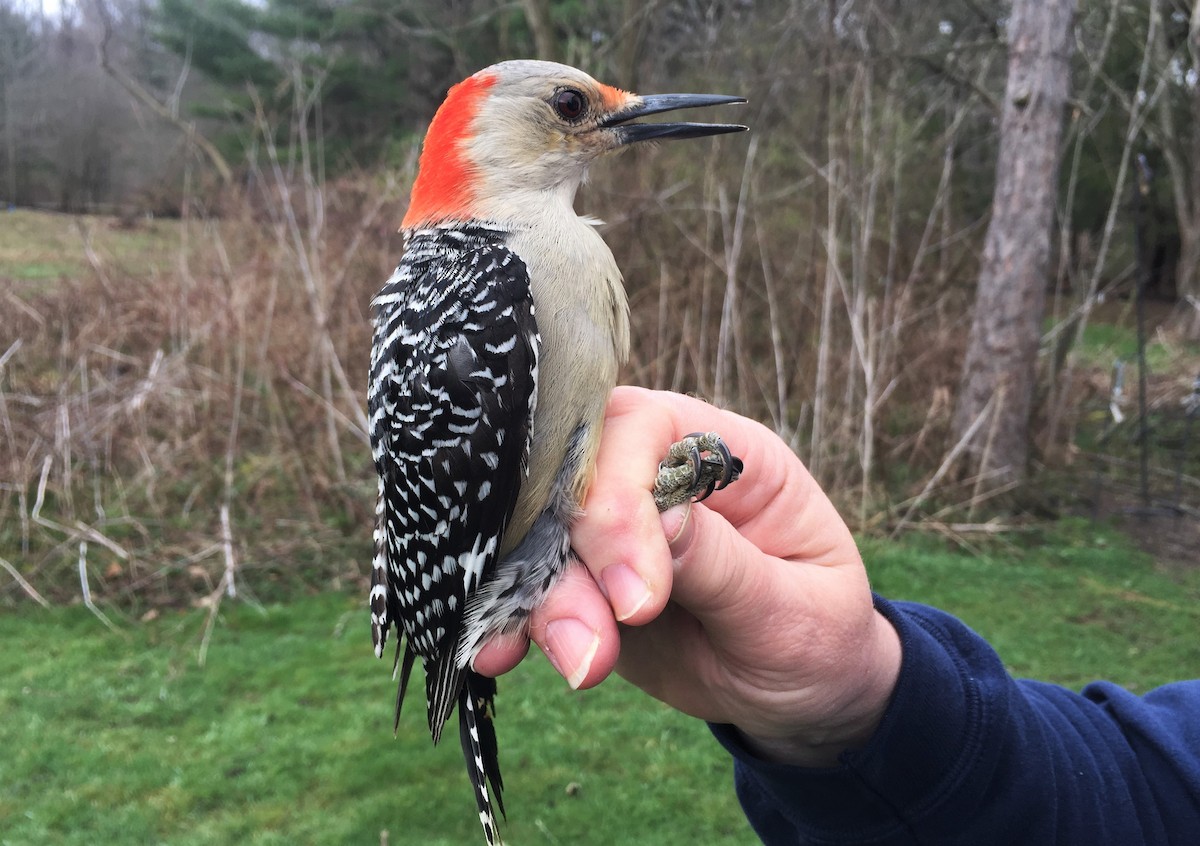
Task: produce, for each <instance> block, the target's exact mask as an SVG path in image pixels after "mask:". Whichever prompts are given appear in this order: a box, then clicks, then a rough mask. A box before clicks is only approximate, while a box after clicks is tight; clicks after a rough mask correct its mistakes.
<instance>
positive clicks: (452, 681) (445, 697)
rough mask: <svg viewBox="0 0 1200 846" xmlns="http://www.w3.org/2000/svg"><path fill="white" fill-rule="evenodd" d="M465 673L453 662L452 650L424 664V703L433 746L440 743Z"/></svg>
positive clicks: (461, 688)
mask: <svg viewBox="0 0 1200 846" xmlns="http://www.w3.org/2000/svg"><path fill="white" fill-rule="evenodd" d="M465 672H466V670H465V669H463V668H462V667H459V666H458V664H457V663H456V662H455V660H454V650H452V649H448V650H446V651H444V652H443V653H442V654H441V655H439V656H437V657H436V658H434V659H432V660H428V661H426V662H425V702H426V705H427V706H428V709H429V733H430V734H431V735H432V736H433V742H434V743H435V744H436V743H439V742H440V741H441V739H442V729H443V728H444V727H445V725H446V721H447V720H448V719H450V712H451V711H453V710H454V705H455V703H456V702H458V701H459V698H460V694H461V693H462V691H463V690H464V687H463V674H464V673H465Z"/></svg>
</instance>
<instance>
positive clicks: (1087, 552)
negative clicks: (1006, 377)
mask: <svg viewBox="0 0 1200 846" xmlns="http://www.w3.org/2000/svg"><path fill="white" fill-rule="evenodd" d="M864 556H865V558H866V560H867V561H868V562H869V565H870V569H871V571H872V576H873V579H874V583H875V586H876V588H877V589H878V590H880V591H881V592H883V593H886V594H888V595H890V596H893V597H897V598H908V599H917V600H920V601H924V602H929V603H932V604H936V605H939V606H941V607H944V608H946V609H948V610H950V611H952V612H954V613H956V614H958V615H960V616H961V617H963V618H964V619H965V620H966V621H967V622H968V623H970V624H971V625H973V626H974V627H975V628H976V629H977V630H979V631H980V632H981V633H983V634H984V635H985V636H987V637H988V638H989V639H991V640H992V642H993V643H994V644H995V645H996V646H997V648H998V649H999V651H1000V653H1001V655H1002V656H1003V657H1004V658H1005V660H1006V661H1007V662H1008V663H1009V665H1010V666H1011V667H1012V668H1013V671H1014V672H1016V673H1018V674H1021V675H1034V676H1037V677H1040V678H1046V679H1051V680H1055V681H1060V682H1063V683H1066V684H1069V685H1072V686H1079V685H1081V684H1084V683H1086V682H1087V681H1088V680H1091V679H1093V678H1097V677H1107V678H1112V679H1114V680H1116V681H1118V682H1121V683H1123V684H1126V685H1128V686H1130V687H1131V688H1133V689H1136V690H1145V689H1147V688H1149V687H1151V686H1154V685H1157V684H1160V683H1163V682H1165V681H1168V680H1171V679H1174V678H1182V677H1195V676H1198V675H1200V638H1197V637H1196V632H1197V630H1198V629H1200V601H1198V600H1200V572H1187V571H1185V572H1174V573H1164V572H1158V571H1157V570H1156V568H1155V566H1154V564H1153V563H1152V562H1150V561H1149V560H1148V559H1146V558H1145V557H1143V556H1141V555H1139V554H1136V553H1134V552H1131V551H1130V550H1129V548H1128V547H1127V546H1125V545H1124V543H1123V542H1122V541H1121V540H1120V538H1119V537H1118V536H1116V535H1113V534H1112V533H1110V532H1107V531H1105V530H1100V529H1095V528H1093V527H1091V526H1090V524H1086V523H1079V524H1068V525H1066V526H1065V528H1059V529H1056V530H1055V531H1054V534H1053V535H1046V534H1045V533H1039V532H1031V533H1029V534H1028V535H1021V536H1019V537H1017V538H1016V539H1015V540H1012V541H1010V542H1009V543H1007V544H996V545H994V546H992V547H991V548H990V549H988V550H986V551H985V552H984V554H982V555H969V554H966V553H964V552H961V551H952V550H948V549H947V548H946V547H945V545H944V544H942V543H941V542H939V541H935V540H933V539H928V538H926V539H916V540H912V539H910V540H907V541H905V542H904V543H901V544H894V543H885V542H881V541H868V542H865V543H864ZM203 623H204V616H203V613H202V612H199V611H188V612H172V613H165V614H164V615H163V616H161V617H160V618H158V619H157V620H155V621H153V622H150V623H136V622H132V621H126V622H123V623H121V624H120V625H119V629H120V630H119V631H118V632H112V631H109V630H108V629H106V628H104V627H103V626H102V625H101V624H100V623H99V621H98V620H97V619H96V618H95V617H94V616H92V615H91V614H90V613H89V612H88V611H86V610H85V609H82V608H71V609H64V610H55V611H50V612H47V611H42V610H40V609H35V608H32V607H31V608H29V609H26V610H23V611H21V612H20V613H8V614H7V615H5V616H3V617H0V642H2V643H3V644H4V649H3V650H0V678H2V679H3V683H2V684H0V714H3V719H2V720H0V749H3V750H4V751H3V754H2V755H0V843H3V844H108V843H112V844H140V843H170V844H229V843H239V844H242V843H248V844H269V843H271V844H273V843H279V844H284V843H286V844H306V843H314V844H326V843H335V844H343V843H362V844H377V843H379V842H380V836H381V835H380V833H381V832H382V831H384V830H387V831H388V832H389V838H388V842H389V843H391V844H410V843H411V844H451V843H454V844H457V843H472V844H473V843H477V842H482V836H481V833H480V832H479V830H478V822H477V819H476V814H475V811H474V807H473V804H472V802H471V798H470V792H469V789H468V786H467V780H466V775H465V772H464V771H463V763H462V758H461V755H460V753H459V750H458V749H457V739H456V738H454V737H449V739H448V740H447V742H446V743H445V744H443V746H442V747H441V748H438V749H436V750H435V749H432V748H430V745H429V741H428V737H427V735H426V732H425V728H424V720H423V713H422V709H421V708H419V707H414V708H411V709H410V710H409V711H407V712H406V713H405V715H404V718H403V720H402V722H401V726H400V733H399V737H397V738H395V739H393V737H392V732H391V705H392V699H393V695H394V688H393V685H392V682H391V681H390V679H389V673H388V671H389V669H390V662H382V661H376V660H375V659H374V657H373V656H372V654H371V650H370V642H369V641H370V637H369V635H368V625H367V616H366V612H365V611H364V610H363V602H362V599H361V597H357V596H345V595H339V594H328V595H323V596H314V597H308V598H301V599H297V600H294V601H291V602H288V603H286V604H281V605H272V606H269V607H267V608H265V609H262V610H259V609H256V608H253V607H249V606H246V605H235V604H228V605H226V606H225V609H223V610H222V613H221V615H220V617H219V622H218V624H217V627H216V630H215V631H214V633H213V637H212V642H211V646H210V650H209V653H208V661H207V664H206V665H205V666H204V667H201V666H199V665H198V664H197V660H196V655H197V648H198V642H199V636H200V633H201V631H202V629H203ZM418 699H419V697H418ZM497 706H498V721H499V723H498V724H499V731H500V746H501V757H502V762H503V766H504V769H505V777H506V785H507V792H506V799H507V806H508V811H509V816H510V820H511V821H510V822H509V823H508V824H506V825H504V828H503V832H504V835H505V838H506V840H507V841H509V842H510V843H511V844H513V846H519V845H520V844H559V843H561V844H567V843H572V844H574V843H587V844H590V843H596V844H608V843H647V844H694V843H706V844H707V843H718V842H719V843H747V844H748V843H753V842H755V840H754V838H753V836H752V835H751V833H750V832H749V830H748V828H747V826H746V823H745V821H744V819H743V818H742V816H741V813H740V811H739V810H738V808H737V805H736V802H735V799H734V797H733V792H732V788H731V784H730V764H729V761H728V759H727V758H726V757H725V755H724V753H723V752H722V751H721V750H720V749H719V748H718V747H717V745H716V744H715V743H714V742H713V741H712V740H711V739H710V737H709V735H708V732H707V730H706V729H705V727H704V726H703V725H701V724H699V723H697V722H696V721H693V720H690V719H688V718H685V717H682V716H680V715H677V714H675V713H673V712H671V711H669V710H668V709H666V708H664V707H662V706H660V705H658V704H657V703H655V702H653V701H650V700H648V699H646V698H645V697H644V696H642V695H641V694H640V693H639V692H637V691H636V690H634V689H632V688H630V687H629V686H628V685H626V684H624V683H623V682H620V681H615V680H614V681H611V682H609V683H606V684H604V685H602V686H601V687H600V688H599V689H597V690H593V691H588V692H584V693H573V692H571V691H569V690H568V689H567V687H566V685H565V684H564V683H563V682H561V681H560V680H559V679H558V678H557V677H556V676H555V675H554V674H553V673H552V672H551V671H550V669H549V668H548V666H547V664H546V662H545V661H544V660H542V659H541V658H540V657H537V656H534V657H533V658H532V659H531V660H529V661H527V662H526V663H525V665H523V666H522V667H521V668H520V669H518V670H517V671H516V672H514V673H512V674H511V675H509V676H506V677H505V678H504V679H503V680H502V682H501V686H500V697H499V699H498V702H497Z"/></svg>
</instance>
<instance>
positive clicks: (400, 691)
mask: <svg viewBox="0 0 1200 846" xmlns="http://www.w3.org/2000/svg"><path fill="white" fill-rule="evenodd" d="M401 640H404V641H405V643H404V665H403V666H400V641H401ZM416 657H417V653H415V652H413V651H412V649H411V648H410V647H409V645H408V639H407V638H401V637H399V636H397V638H396V658H395V660H394V661H392V678H396V669H397V667H399V669H400V681H399V683H398V684H397V685H396V721H395V722H394V723H393V724H392V731H393V732H398V731H400V707H401V706H402V705H403V704H404V692H405V691H406V690H408V676H409V674H410V673H412V668H413V660H414V659H415V658H416Z"/></svg>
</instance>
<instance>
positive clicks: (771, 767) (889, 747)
mask: <svg viewBox="0 0 1200 846" xmlns="http://www.w3.org/2000/svg"><path fill="white" fill-rule="evenodd" d="M875 608H876V609H877V610H878V611H879V612H880V613H881V614H882V615H883V616H884V617H885V618H886V619H887V620H888V621H889V622H890V623H891V624H892V625H893V626H894V627H895V628H896V631H897V632H898V633H899V636H900V644H901V650H902V658H901V665H900V674H899V677H898V680H897V684H896V689H895V690H894V691H893V693H892V698H891V700H890V702H889V704H888V707H887V710H886V711H885V713H884V716H883V720H882V721H881V722H880V725H879V728H878V729H877V730H876V732H875V734H874V735H873V736H872V738H871V739H870V740H869V741H868V743H867V745H866V746H865V747H863V748H862V749H857V750H850V751H847V752H844V753H842V755H841V756H840V757H839V759H838V760H839V763H838V765H837V766H836V767H829V768H824V769H812V768H805V767H798V766H791V765H787V764H776V763H772V762H769V761H764V760H761V759H759V758H757V757H755V755H754V754H753V753H752V752H751V751H750V750H749V749H748V748H747V747H746V745H745V744H744V742H743V741H742V738H741V737H740V735H739V734H738V731H737V729H735V728H734V727H733V726H729V725H712V726H711V729H712V731H713V734H714V735H715V736H716V738H717V740H718V741H720V743H721V745H722V746H724V747H725V749H726V750H728V751H729V753H730V754H731V755H733V757H734V759H735V779H736V785H737V791H738V798H739V800H740V801H741V802H742V805H743V808H744V809H745V811H746V813H747V816H748V817H749V818H750V820H751V822H752V823H753V824H754V825H755V828H756V830H757V831H758V833H759V835H760V837H762V838H763V840H764V842H767V843H772V842H783V841H790V842H795V837H796V835H797V834H798V833H803V834H806V835H808V836H810V837H813V838H842V839H863V840H869V839H872V838H876V837H882V836H885V835H886V834H887V833H889V832H892V831H895V830H896V829H897V828H903V827H904V826H905V821H911V820H913V819H914V818H915V817H919V816H922V815H923V814H924V813H926V812H928V811H929V810H931V809H932V808H934V807H936V806H937V804H938V803H939V802H940V801H942V800H943V798H944V797H946V796H947V795H949V793H950V792H951V791H953V789H954V788H955V786H956V785H957V784H958V783H959V782H960V781H961V780H962V778H963V776H964V773H966V772H968V771H969V767H970V766H971V764H972V761H973V759H974V757H975V756H976V755H977V754H978V752H979V748H980V738H981V736H982V734H983V725H984V722H985V719H986V717H987V715H986V714H985V713H984V705H983V703H984V701H985V698H984V695H983V694H984V692H985V691H984V690H983V689H984V688H985V687H986V686H990V685H992V684H1004V683H1006V681H1007V676H1006V674H1005V672H1004V668H1003V665H1002V664H1001V662H1000V660H999V658H998V657H997V656H996V654H995V653H994V652H993V651H992V650H991V648H990V647H989V646H987V644H986V643H985V642H983V641H982V640H981V639H980V638H979V637H978V636H977V635H975V634H974V633H973V632H971V631H970V630H969V629H968V628H967V627H966V626H964V625H963V624H962V623H960V622H959V621H957V620H955V619H954V618H953V617H950V616H949V615H946V614H944V613H942V612H940V611H937V610H936V609H933V608H928V607H926V606H921V605H916V604H914V603H902V602H889V601H888V600H886V599H883V598H882V597H879V596H876V597H875Z"/></svg>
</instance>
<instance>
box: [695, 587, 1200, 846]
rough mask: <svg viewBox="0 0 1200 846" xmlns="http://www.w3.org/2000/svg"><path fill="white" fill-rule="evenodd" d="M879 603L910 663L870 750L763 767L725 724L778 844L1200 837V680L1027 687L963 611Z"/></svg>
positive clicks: (761, 823)
mask: <svg viewBox="0 0 1200 846" xmlns="http://www.w3.org/2000/svg"><path fill="white" fill-rule="evenodd" d="M876 607H877V608H878V609H879V611H880V612H881V613H882V614H883V615H884V616H885V617H886V618H887V619H888V620H890V621H891V623H892V625H893V626H895V627H896V630H897V631H898V632H899V634H900V643H901V648H902V650H903V658H902V663H901V668H900V677H899V680H898V683H897V686H896V690H895V692H894V693H893V695H892V700H891V702H890V703H889V705H888V708H887V711H886V713H885V714H884V717H883V721H882V722H881V724H880V726H879V729H878V730H877V731H876V733H875V735H874V736H873V737H872V739H871V740H870V742H869V743H868V744H867V746H866V747H864V748H863V749H860V750H855V751H851V752H846V753H843V755H842V756H841V757H840V759H839V764H838V766H836V767H831V768H828V769H807V768H802V767H793V766H787V765H782V764H773V763H770V762H766V761H763V760H760V759H757V758H756V757H755V756H754V755H753V754H752V753H751V752H750V751H749V750H748V749H747V748H746V746H745V745H744V744H743V743H742V742H741V739H740V738H739V736H738V733H737V731H736V729H734V728H733V727H732V726H717V725H714V726H712V730H713V733H714V734H715V735H716V737H717V739H718V740H719V741H720V742H721V743H722V745H723V746H725V748H726V749H727V750H729V752H730V753H732V754H733V756H734V759H735V764H734V777H735V783H736V787H737V793H738V798H739V800H740V801H741V803H742V807H743V809H744V810H745V812H746V815H747V817H748V818H749V820H750V823H751V825H752V826H753V827H754V830H755V831H756V832H757V833H758V835H759V837H761V838H762V840H763V842H764V843H767V844H835V843H836V844H868V843H869V844H872V846H893V844H894V845H895V846H900V844H904V846H915V844H921V846H931V844H973V846H991V845H992V844H995V846H1000V844H1004V846H1008V844H1015V843H1020V844H1025V845H1026V846H1041V845H1042V844H1046V846H1050V844H1085V843H1086V844H1089V846H1106V844H1111V846H1138V844H1181V845H1182V844H1186V846H1195V845H1196V844H1197V843H1200V681H1189V682H1179V683H1177V684H1170V685H1167V686H1165V687H1161V688H1158V689H1157V690H1154V691H1152V692H1150V693H1148V694H1146V695H1145V696H1141V697H1139V696H1134V695H1133V694H1131V693H1129V692H1128V691H1125V690H1123V689H1122V688H1120V687H1118V686H1116V685H1113V684H1109V683H1106V682H1100V683H1096V684H1092V685H1089V686H1088V687H1087V688H1085V689H1084V690H1083V692H1082V693H1075V692H1073V691H1070V690H1067V689H1066V688H1062V687H1058V686H1055V685H1051V684H1045V683H1041V682H1034V681H1017V680H1015V679H1013V678H1012V677H1011V676H1009V675H1008V673H1007V672H1005V669H1004V665H1003V664H1002V663H1001V661H1000V659H999V657H998V656H997V655H996V653H995V652H994V651H993V650H992V648H991V647H990V646H989V645H988V644H987V642H986V641H984V640H983V639H982V638H981V637H979V635H977V634H975V633H974V632H973V631H971V630H970V629H969V628H967V626H966V625H964V624H963V623H962V622H960V621H958V620H957V619H955V618H954V617H951V616H950V615H948V614H945V613H943V612H941V611H938V610H936V609H934V608H929V607H926V606H922V605H916V604H913V603H904V602H888V601H887V600H884V599H881V598H878V597H877V598H876Z"/></svg>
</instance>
